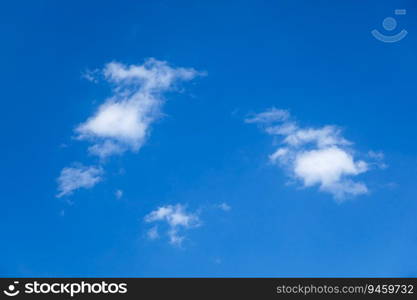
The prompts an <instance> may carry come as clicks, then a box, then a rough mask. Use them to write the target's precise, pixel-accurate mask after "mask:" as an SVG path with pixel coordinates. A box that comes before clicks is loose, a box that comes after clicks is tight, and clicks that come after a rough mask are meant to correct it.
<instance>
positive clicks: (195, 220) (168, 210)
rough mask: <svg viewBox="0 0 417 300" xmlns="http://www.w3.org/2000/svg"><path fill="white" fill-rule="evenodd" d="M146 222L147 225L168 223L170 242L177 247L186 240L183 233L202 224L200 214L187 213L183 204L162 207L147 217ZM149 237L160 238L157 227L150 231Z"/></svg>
mask: <svg viewBox="0 0 417 300" xmlns="http://www.w3.org/2000/svg"><path fill="white" fill-rule="evenodd" d="M144 220H145V222H147V223H155V222H164V223H166V224H167V225H168V230H167V232H166V234H167V235H168V237H169V242H170V243H171V244H173V245H177V246H181V244H182V242H183V240H184V235H182V232H183V231H185V230H188V229H190V228H194V227H198V226H199V225H200V224H201V223H200V219H199V217H198V214H197V213H192V212H187V211H186V208H185V206H183V205H181V204H176V205H166V206H161V207H159V208H157V209H156V210H154V211H152V212H150V213H149V214H148V215H146V216H145V219H144ZM148 237H149V238H150V239H156V238H158V237H159V233H158V228H157V227H156V226H154V227H152V228H151V229H150V230H149V231H148Z"/></svg>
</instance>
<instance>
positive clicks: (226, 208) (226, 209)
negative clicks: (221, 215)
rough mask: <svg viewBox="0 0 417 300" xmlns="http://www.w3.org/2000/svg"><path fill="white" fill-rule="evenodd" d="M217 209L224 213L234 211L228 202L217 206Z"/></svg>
mask: <svg viewBox="0 0 417 300" xmlns="http://www.w3.org/2000/svg"><path fill="white" fill-rule="evenodd" d="M217 207H218V208H219V209H221V210H223V211H230V210H231V209H232V207H231V206H230V205H229V204H227V203H226V202H222V203H220V204H218V205H217Z"/></svg>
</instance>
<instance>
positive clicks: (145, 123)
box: [58, 58, 204, 197]
mask: <svg viewBox="0 0 417 300" xmlns="http://www.w3.org/2000/svg"><path fill="white" fill-rule="evenodd" d="M199 75H204V73H200V72H197V71H196V70H194V69H192V68H175V67H172V66H170V65H169V64H168V63H167V62H165V61H159V60H156V59H154V58H150V59H147V60H146V61H145V62H144V63H143V64H141V65H125V64H122V63H119V62H111V63H108V64H107V65H105V67H104V68H103V69H102V70H100V69H95V70H94V71H87V72H85V73H84V74H83V77H84V78H85V79H87V80H89V81H92V82H97V81H98V80H99V79H100V78H101V79H104V80H105V81H106V82H107V83H108V84H110V85H111V87H112V94H111V95H110V96H109V97H108V98H107V99H105V100H104V102H103V103H102V104H101V105H100V106H99V107H98V109H97V111H96V112H95V113H94V114H93V115H92V116H91V117H89V118H88V119H87V120H86V121H85V122H83V123H81V124H79V125H78V126H77V127H76V129H75V133H76V138H77V139H79V140H86V141H89V142H90V143H91V144H90V146H89V148H88V152H89V153H90V154H93V155H95V156H98V157H100V163H99V165H102V164H103V163H104V158H106V157H109V156H111V155H116V154H122V153H124V152H125V151H128V150H131V151H134V152H136V151H138V150H139V149H140V148H141V147H142V146H143V144H144V143H145V141H146V139H147V138H148V136H149V130H150V126H151V124H152V123H153V122H154V121H155V120H156V119H158V118H159V117H161V116H162V115H163V114H162V105H163V104H164V102H165V99H164V97H163V93H164V92H167V91H170V90H174V89H175V88H176V87H177V85H178V84H179V83H180V82H182V81H189V80H192V79H193V78H195V77H196V76H199ZM90 168H91V169H89V170H90V171H91V172H93V171H94V170H96V172H97V171H98V170H100V171H101V170H102V169H101V167H90ZM75 170H76V169H75ZM75 170H74V168H64V169H63V170H62V173H61V177H63V176H64V178H63V179H62V178H61V177H60V179H59V180H58V181H59V187H58V190H59V194H58V196H59V197H62V196H65V195H69V194H71V193H72V192H73V191H74V190H76V189H78V188H81V187H91V186H93V185H94V184H96V183H97V182H99V181H100V180H101V179H100V180H99V177H98V176H93V177H92V178H90V179H91V180H90V181H88V179H86V181H85V182H83V181H82V180H81V179H80V178H79V179H78V180H74V181H71V180H70V179H66V178H67V177H70V176H69V175H68V172H72V173H71V174H72V175H73V176H77V174H78V173H76V172H75ZM81 172H82V173H81V175H83V176H84V177H86V176H87V175H88V174H89V173H85V172H86V171H85V170H83V171H81ZM81 175H80V174H78V177H81ZM62 181H66V182H68V183H67V184H65V183H61V182H62ZM76 182H79V183H76ZM86 182H88V183H86ZM91 182H93V183H91Z"/></svg>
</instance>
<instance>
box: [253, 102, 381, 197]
mask: <svg viewBox="0 0 417 300" xmlns="http://www.w3.org/2000/svg"><path fill="white" fill-rule="evenodd" d="M277 112H279V113H277ZM273 115H277V116H283V117H281V118H278V117H274V118H273V117H265V116H273ZM246 122H249V123H258V124H261V125H262V127H263V128H264V130H265V131H266V132H267V133H268V134H271V135H274V136H280V137H281V146H280V147H279V148H278V149H277V150H276V151H275V152H274V153H273V154H271V155H270V157H269V158H270V160H271V162H273V163H275V164H277V165H279V166H281V167H283V168H284V170H286V171H287V172H288V174H289V176H291V177H292V178H294V179H296V180H297V181H299V182H301V184H302V185H303V186H304V187H312V186H318V187H319V189H320V190H321V191H323V192H327V193H330V194H332V195H333V197H334V198H335V199H337V200H343V199H344V198H346V197H348V196H356V195H361V194H366V193H368V187H367V186H366V185H365V184H364V183H363V182H359V181H354V180H353V177H355V176H357V175H359V174H361V173H364V172H367V171H368V170H369V169H370V168H369V163H367V162H365V161H364V160H359V159H355V151H354V150H353V144H352V142H350V141H348V140H346V139H345V138H344V137H343V136H342V133H341V129H340V128H338V127H336V126H330V125H326V126H323V127H320V128H308V127H307V128H303V127H300V126H299V125H298V124H297V122H295V121H294V120H292V118H291V115H290V113H289V112H288V111H286V110H277V109H275V108H273V109H270V110H269V111H267V112H264V113H261V114H259V115H255V116H253V117H251V118H249V119H247V120H246ZM378 157H379V158H381V154H378Z"/></svg>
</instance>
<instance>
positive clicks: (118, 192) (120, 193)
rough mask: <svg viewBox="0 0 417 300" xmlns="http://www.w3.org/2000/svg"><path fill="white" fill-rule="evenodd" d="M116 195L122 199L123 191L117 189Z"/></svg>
mask: <svg viewBox="0 0 417 300" xmlns="http://www.w3.org/2000/svg"><path fill="white" fill-rule="evenodd" d="M114 195H115V196H116V199H121V198H122V197H123V191H122V190H117V191H116V192H115V193H114Z"/></svg>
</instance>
